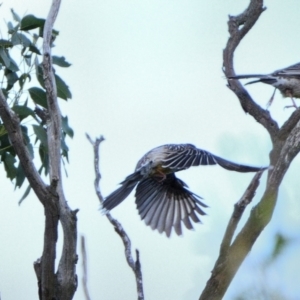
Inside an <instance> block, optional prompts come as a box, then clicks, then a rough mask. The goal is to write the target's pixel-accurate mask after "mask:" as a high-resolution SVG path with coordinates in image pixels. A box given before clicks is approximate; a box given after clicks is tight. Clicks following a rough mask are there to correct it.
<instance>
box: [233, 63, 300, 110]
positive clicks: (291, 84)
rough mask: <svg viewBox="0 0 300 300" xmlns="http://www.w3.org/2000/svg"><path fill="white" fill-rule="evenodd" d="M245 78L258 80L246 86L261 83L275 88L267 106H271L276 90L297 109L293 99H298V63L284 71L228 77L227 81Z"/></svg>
mask: <svg viewBox="0 0 300 300" xmlns="http://www.w3.org/2000/svg"><path fill="white" fill-rule="evenodd" d="M245 78H259V79H258V80H254V81H250V82H248V83H246V85H247V84H252V83H256V82H262V83H266V84H270V85H272V86H274V87H275V90H274V93H273V95H272V97H271V99H270V100H269V102H268V104H267V106H270V105H271V104H272V101H273V99H274V95H275V91H276V89H278V90H279V91H280V92H281V94H282V96H283V97H288V98H291V100H292V102H293V105H292V107H295V108H297V105H296V102H295V100H294V98H300V63H297V64H295V65H292V66H290V67H287V68H285V69H281V70H277V71H275V72H273V73H271V74H267V75H262V74H245V75H236V76H230V77H228V79H245Z"/></svg>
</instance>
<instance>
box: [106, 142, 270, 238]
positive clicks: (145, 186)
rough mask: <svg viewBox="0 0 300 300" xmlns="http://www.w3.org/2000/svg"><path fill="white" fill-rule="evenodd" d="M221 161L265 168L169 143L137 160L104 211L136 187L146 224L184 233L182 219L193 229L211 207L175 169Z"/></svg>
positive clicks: (240, 169)
mask: <svg viewBox="0 0 300 300" xmlns="http://www.w3.org/2000/svg"><path fill="white" fill-rule="evenodd" d="M216 164H218V165H220V166H221V167H223V168H225V169H227V170H230V171H237V172H257V171H260V170H262V169H265V168H260V167H250V166H246V165H240V164H236V163H233V162H230V161H228V160H225V159H223V158H221V157H219V156H216V155H213V154H211V153H209V152H207V151H205V150H201V149H198V148H196V147H195V146H194V145H191V144H178V145H177V144H168V145H163V146H159V147H157V148H154V149H152V150H150V151H149V152H148V153H146V154H145V155H144V156H143V157H142V158H141V159H140V160H139V162H138V163H137V166H136V168H135V172H134V173H132V174H130V175H129V176H127V177H126V178H125V180H124V181H123V182H121V186H120V187H119V188H118V189H117V190H115V191H114V192H113V193H111V194H110V195H109V196H108V197H107V198H106V199H105V200H104V202H103V204H102V206H103V207H102V208H103V210H104V212H107V211H110V210H111V209H113V208H114V207H116V206H117V205H119V204H120V203H121V202H122V201H123V200H124V199H125V198H126V197H127V196H128V195H129V194H130V193H131V191H132V190H133V189H134V188H135V186H136V185H137V188H136V193H135V198H136V200H135V202H136V206H137V209H138V212H139V214H140V216H141V219H142V220H143V219H144V220H145V223H146V225H149V226H151V228H152V229H153V230H154V229H157V230H158V231H159V232H160V233H162V232H165V233H166V235H167V236H168V237H169V236H170V234H171V231H172V227H174V230H175V232H176V233H177V234H178V235H181V234H182V230H181V222H183V224H184V225H185V226H186V228H188V229H193V226H192V223H191V221H193V222H196V223H198V222H200V220H199V218H198V216H197V214H198V215H205V213H204V211H203V210H202V208H201V207H207V205H205V204H204V203H203V202H202V201H200V199H202V198H201V197H200V196H197V195H196V194H194V193H193V192H191V191H190V190H188V186H187V185H186V184H185V183H184V182H183V181H182V180H180V179H178V178H177V177H176V176H175V172H178V171H181V170H185V169H188V168H189V167H192V166H199V165H216Z"/></svg>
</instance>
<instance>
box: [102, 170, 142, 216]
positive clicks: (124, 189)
mask: <svg viewBox="0 0 300 300" xmlns="http://www.w3.org/2000/svg"><path fill="white" fill-rule="evenodd" d="M141 178H142V175H141V174H140V172H135V173H133V174H130V175H129V176H127V177H126V178H125V180H124V181H122V182H121V186H120V187H119V188H118V189H117V190H115V191H114V192H112V193H111V194H110V195H109V196H107V197H106V198H105V200H104V201H103V203H102V209H103V210H104V211H109V210H112V209H113V208H114V207H116V206H117V205H119V204H120V203H121V202H122V201H123V200H125V198H126V197H127V196H128V195H129V194H130V193H131V192H132V190H133V189H134V187H135V186H136V185H137V183H138V182H139V181H140V180H141Z"/></svg>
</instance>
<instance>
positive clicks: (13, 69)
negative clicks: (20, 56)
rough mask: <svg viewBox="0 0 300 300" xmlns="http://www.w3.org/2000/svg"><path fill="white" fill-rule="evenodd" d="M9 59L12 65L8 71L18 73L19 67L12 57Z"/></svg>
mask: <svg viewBox="0 0 300 300" xmlns="http://www.w3.org/2000/svg"><path fill="white" fill-rule="evenodd" d="M9 59H10V64H9V67H8V69H9V70H11V71H13V72H18V71H19V67H18V65H17V64H16V63H15V61H14V60H13V59H12V58H11V57H9Z"/></svg>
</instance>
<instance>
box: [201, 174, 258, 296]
mask: <svg viewBox="0 0 300 300" xmlns="http://www.w3.org/2000/svg"><path fill="white" fill-rule="evenodd" d="M263 172H264V171H263V170H262V171H259V172H257V173H256V174H255V176H254V177H253V179H252V181H251V183H250V184H249V186H248V188H247V189H246V191H245V193H244V195H243V196H242V198H241V199H240V200H239V201H238V202H237V203H236V204H235V205H234V211H233V213H232V216H231V218H230V220H229V223H228V225H227V228H226V231H225V234H224V237H223V240H222V243H221V247H220V253H219V257H218V259H217V261H216V263H215V266H214V268H213V270H212V275H211V277H210V279H209V280H208V281H207V283H206V287H205V289H204V290H203V292H202V294H201V296H200V298H199V299H200V300H205V299H222V297H223V295H224V294H225V292H226V290H227V288H228V286H229V284H230V281H228V282H227V285H226V284H224V283H225V282H226V279H225V280H224V278H223V276H224V273H223V272H224V265H226V263H225V264H224V262H226V260H227V256H228V252H229V250H230V245H231V242H232V238H233V235H234V232H235V230H236V228H237V225H238V223H239V221H240V219H241V217H242V215H243V213H244V211H245V208H246V207H247V205H248V204H249V203H251V201H252V199H253V198H254V196H255V192H256V189H257V187H258V186H259V180H260V178H261V175H262V173H263ZM225 276H226V277H228V274H225ZM232 277H233V276H232ZM232 277H231V278H232Z"/></svg>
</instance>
